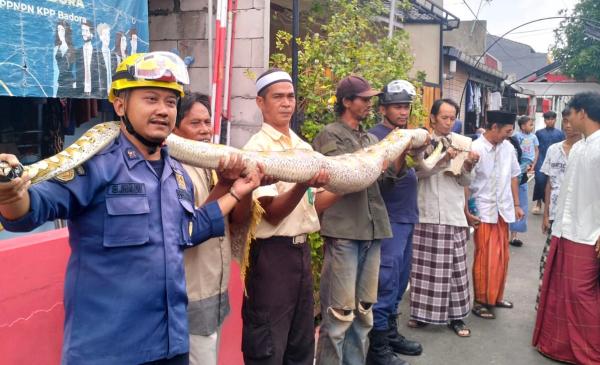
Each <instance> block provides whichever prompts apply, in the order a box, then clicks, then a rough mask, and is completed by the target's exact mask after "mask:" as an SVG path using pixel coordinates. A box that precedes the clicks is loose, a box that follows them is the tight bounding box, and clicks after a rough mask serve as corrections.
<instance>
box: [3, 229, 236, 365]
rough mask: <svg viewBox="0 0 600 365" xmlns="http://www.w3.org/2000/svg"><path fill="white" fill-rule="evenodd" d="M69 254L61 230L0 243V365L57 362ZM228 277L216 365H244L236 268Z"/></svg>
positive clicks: (58, 358)
mask: <svg viewBox="0 0 600 365" xmlns="http://www.w3.org/2000/svg"><path fill="white" fill-rule="evenodd" d="M69 254H70V249H69V245H68V232H67V230H66V229H60V230H55V231H50V232H44V233H38V234H31V235H28V236H26V237H20V238H15V239H9V240H4V241H1V242H0V364H2V365H23V364H36V365H57V364H59V363H60V349H61V345H62V333H63V320H64V312H63V301H62V298H63V283H64V275H65V269H66V264H67V259H68V257H69ZM231 279H232V280H231V284H230V298H231V315H230V316H229V317H228V318H227V320H226V321H225V324H224V326H223V333H222V340H221V348H220V354H219V356H220V359H219V363H220V365H237V364H243V360H242V356H241V352H240V349H241V328H242V320H241V317H240V313H241V301H242V288H241V282H240V275H239V269H238V267H237V266H235V267H234V268H232V273H231Z"/></svg>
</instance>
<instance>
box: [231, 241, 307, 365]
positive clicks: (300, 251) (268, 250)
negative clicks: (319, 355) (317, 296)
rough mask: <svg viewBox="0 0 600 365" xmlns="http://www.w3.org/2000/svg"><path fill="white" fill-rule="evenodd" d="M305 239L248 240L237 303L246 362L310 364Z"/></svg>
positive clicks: (269, 364)
mask: <svg viewBox="0 0 600 365" xmlns="http://www.w3.org/2000/svg"><path fill="white" fill-rule="evenodd" d="M310 261H311V260H310V247H309V244H308V242H306V243H302V244H293V243H292V239H291V237H281V236H276V237H271V238H268V239H257V240H255V241H253V242H252V247H251V250H250V270H249V273H248V276H247V278H246V290H247V296H245V297H244V301H243V304H242V319H243V322H244V328H243V330H242V351H243V353H244V362H245V364H246V365H258V364H260V365H282V364H283V365H297V364H298V365H300V364H302V365H312V364H313V360H314V347H315V328H314V311H313V310H314V309H313V308H314V300H313V280H312V271H311V264H310Z"/></svg>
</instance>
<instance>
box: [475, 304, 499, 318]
mask: <svg viewBox="0 0 600 365" xmlns="http://www.w3.org/2000/svg"><path fill="white" fill-rule="evenodd" d="M471 311H472V312H473V314H474V315H476V316H477V317H480V318H483V319H495V318H496V315H495V314H494V313H492V311H490V309H489V308H488V307H486V306H484V305H482V304H476V305H474V306H473V309H472V310H471Z"/></svg>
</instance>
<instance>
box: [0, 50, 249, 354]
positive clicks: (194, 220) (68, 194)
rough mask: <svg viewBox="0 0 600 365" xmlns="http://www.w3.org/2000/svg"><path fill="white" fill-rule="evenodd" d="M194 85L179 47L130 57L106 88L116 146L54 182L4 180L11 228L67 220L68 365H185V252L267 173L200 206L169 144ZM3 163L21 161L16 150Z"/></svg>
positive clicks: (1, 214)
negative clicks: (116, 123) (116, 122)
mask: <svg viewBox="0 0 600 365" xmlns="http://www.w3.org/2000/svg"><path fill="white" fill-rule="evenodd" d="M142 75H143V77H142ZM187 82H188V74H187V69H186V67H185V64H184V63H183V61H182V60H181V59H179V57H177V56H175V55H174V54H171V53H166V52H153V53H149V54H137V55H133V56H131V57H128V58H127V59H125V60H124V61H123V62H122V63H121V65H120V66H119V67H118V68H117V72H116V74H115V76H114V77H113V82H112V86H111V90H110V94H109V100H110V101H111V102H112V103H113V105H114V108H115V112H116V113H117V115H119V117H120V118H121V134H120V136H119V137H118V138H117V139H116V140H115V141H114V142H113V143H111V144H110V145H109V146H108V147H106V148H105V149H104V150H103V151H101V152H99V153H98V154H96V155H95V156H94V157H92V158H91V159H90V160H89V161H87V162H86V163H84V164H83V165H81V166H79V167H78V168H76V169H75V171H70V172H69V173H66V174H63V175H61V176H59V177H58V178H56V179H55V180H51V181H46V182H42V183H40V184H39V185H35V186H32V187H30V182H29V181H28V177H27V176H25V175H24V176H23V177H21V178H16V179H14V180H12V181H10V182H3V183H0V222H1V223H2V224H3V225H4V227H5V228H6V229H7V230H12V231H29V230H31V229H33V228H35V227H37V226H39V225H41V224H42V223H44V222H46V221H49V220H54V219H68V220H69V224H68V227H69V244H70V246H71V256H70V258H69V262H68V267H67V274H66V278H65V293H64V303H65V328H64V342H63V350H62V363H63V364H67V365H68V364H86V365H106V364H111V365H131V364H145V363H149V362H150V363H152V364H161V365H164V364H169V365H175V364H176V365H184V364H187V363H188V354H187V353H188V323H187V313H186V304H187V296H186V287H185V277H184V267H183V249H184V248H186V247H190V246H193V245H195V244H198V243H200V242H202V241H204V240H206V239H207V238H209V237H214V236H221V235H223V229H224V222H223V214H227V213H228V212H229V211H230V210H231V209H232V208H233V207H234V205H235V204H236V202H237V201H239V199H240V197H242V196H245V195H247V194H249V193H250V192H251V191H252V190H253V189H254V188H255V187H256V186H257V185H258V183H259V174H257V173H252V174H250V175H249V176H248V177H246V178H239V179H237V180H236V182H235V183H234V184H233V186H232V188H231V190H230V191H229V193H228V194H226V195H223V196H222V197H220V198H219V199H218V200H217V201H215V202H212V203H208V204H206V205H205V206H204V207H202V208H200V209H195V208H194V202H193V196H194V191H193V185H192V182H191V180H190V178H189V176H188V175H187V174H186V172H185V170H184V169H183V167H182V166H181V164H180V163H179V162H177V161H175V160H174V159H172V158H171V157H170V156H169V151H168V148H167V147H165V146H163V142H164V140H165V139H166V138H167V136H168V135H169V133H170V132H171V130H172V129H173V127H174V126H175V119H176V116H177V104H178V99H179V98H180V97H182V96H183V86H182V85H181V84H182V83H187ZM0 161H6V162H7V163H8V164H9V165H11V166H13V167H16V166H18V164H19V161H18V160H17V159H16V157H15V156H13V155H8V154H0Z"/></svg>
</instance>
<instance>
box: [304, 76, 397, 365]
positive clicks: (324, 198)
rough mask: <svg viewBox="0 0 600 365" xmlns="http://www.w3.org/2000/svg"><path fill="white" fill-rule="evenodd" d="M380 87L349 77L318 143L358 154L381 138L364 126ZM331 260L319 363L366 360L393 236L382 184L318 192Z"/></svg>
mask: <svg viewBox="0 0 600 365" xmlns="http://www.w3.org/2000/svg"><path fill="white" fill-rule="evenodd" d="M378 94H379V91H377V90H374V89H373V88H371V86H370V85H369V83H368V82H367V81H366V80H365V79H364V78H362V77H359V76H348V77H346V78H344V79H342V80H341V81H340V83H339V84H338V87H337V90H336V98H337V101H336V104H335V112H336V114H337V116H338V120H337V121H336V122H334V123H331V124H329V125H327V126H325V128H323V130H322V131H321V132H320V133H319V134H318V135H317V136H316V137H315V139H314V141H313V147H314V149H315V150H316V151H319V152H321V153H322V154H324V155H327V156H334V155H340V154H344V153H352V152H355V151H357V150H359V149H361V148H364V147H367V146H369V145H372V144H374V143H376V142H377V141H378V139H377V137H375V136H374V135H372V134H369V133H367V131H365V130H364V128H363V127H362V126H361V122H362V121H364V120H365V119H366V118H367V117H368V115H369V113H370V112H371V98H372V97H373V96H375V95H378ZM331 203H333V205H331V206H330V207H329V208H328V209H326V210H325V211H324V212H323V215H322V217H321V235H322V236H323V237H324V239H325V259H324V263H323V271H322V272H321V288H320V298H321V315H322V317H323V322H322V323H321V327H320V334H319V343H318V346H317V364H319V365H332V364H340V365H341V364H342V363H343V364H347V365H353V364H356V365H358V364H360V365H364V364H365V361H366V355H367V336H368V334H369V332H370V331H371V328H372V327H373V304H374V303H375V302H376V301H377V281H378V276H379V261H380V260H379V259H380V248H381V241H380V240H381V239H384V238H390V237H392V232H391V229H390V221H389V218H388V214H387V211H386V208H385V204H384V202H383V199H382V198H381V193H380V191H379V185H378V183H374V184H373V185H371V186H370V187H368V188H367V189H365V190H362V191H359V192H356V193H351V194H346V195H344V196H336V195H334V194H332V193H329V192H327V191H322V192H319V193H318V194H317V202H316V204H317V210H320V206H321V204H323V205H325V206H327V205H330V204H331Z"/></svg>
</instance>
